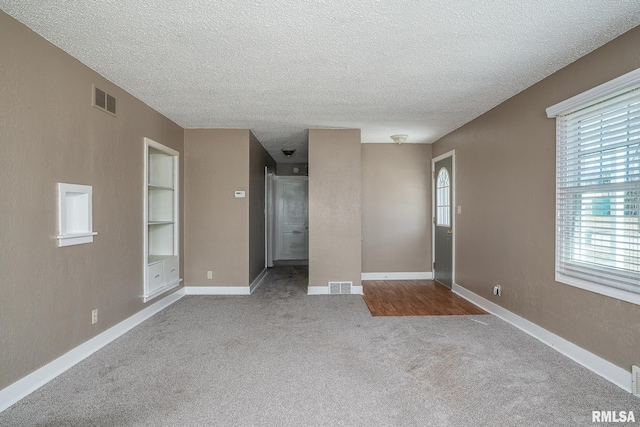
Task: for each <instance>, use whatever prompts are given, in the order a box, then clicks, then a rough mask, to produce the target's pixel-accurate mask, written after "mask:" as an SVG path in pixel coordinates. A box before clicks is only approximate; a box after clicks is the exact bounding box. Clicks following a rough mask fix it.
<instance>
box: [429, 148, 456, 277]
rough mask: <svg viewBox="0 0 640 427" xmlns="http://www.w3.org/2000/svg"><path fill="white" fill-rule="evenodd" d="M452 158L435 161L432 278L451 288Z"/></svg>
mask: <svg viewBox="0 0 640 427" xmlns="http://www.w3.org/2000/svg"><path fill="white" fill-rule="evenodd" d="M452 159H453V157H447V158H445V159H442V160H440V161H437V162H436V163H435V165H434V173H435V175H434V176H435V203H434V204H435V212H434V214H435V245H434V246H435V247H434V255H435V256H434V259H435V262H434V265H433V277H434V279H435V280H436V281H438V282H440V283H442V284H443V285H445V286H447V287H448V288H451V286H452V284H453V222H452V220H453V206H452V201H453V197H452V196H453V193H452V191H453V174H452V173H451V171H452Z"/></svg>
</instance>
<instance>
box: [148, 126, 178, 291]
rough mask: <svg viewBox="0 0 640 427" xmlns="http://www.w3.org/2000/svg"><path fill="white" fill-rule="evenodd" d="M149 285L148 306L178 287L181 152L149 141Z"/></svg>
mask: <svg viewBox="0 0 640 427" xmlns="http://www.w3.org/2000/svg"><path fill="white" fill-rule="evenodd" d="M145 153H146V156H145V183H144V197H145V210H144V213H145V219H144V220H145V224H146V227H145V236H144V237H145V241H144V246H145V265H144V271H145V283H144V295H143V298H144V301H145V302H147V301H149V300H151V299H152V298H154V297H155V296H158V295H160V294H162V293H163V292H166V291H167V290H169V289H171V288H173V287H175V286H177V285H178V284H179V283H180V282H181V281H182V279H180V270H179V265H180V263H179V254H178V248H179V243H178V242H179V241H178V200H179V199H178V191H177V189H178V155H179V154H178V152H177V151H175V150H172V149H170V148H168V147H165V146H163V145H162V144H159V143H157V142H155V141H152V140H150V139H148V138H145Z"/></svg>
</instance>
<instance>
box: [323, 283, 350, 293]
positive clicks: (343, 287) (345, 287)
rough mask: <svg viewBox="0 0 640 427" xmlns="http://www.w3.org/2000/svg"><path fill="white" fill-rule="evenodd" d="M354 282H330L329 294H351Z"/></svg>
mask: <svg viewBox="0 0 640 427" xmlns="http://www.w3.org/2000/svg"><path fill="white" fill-rule="evenodd" d="M352 285H353V282H329V294H331V295H338V294H350V293H351V286H352Z"/></svg>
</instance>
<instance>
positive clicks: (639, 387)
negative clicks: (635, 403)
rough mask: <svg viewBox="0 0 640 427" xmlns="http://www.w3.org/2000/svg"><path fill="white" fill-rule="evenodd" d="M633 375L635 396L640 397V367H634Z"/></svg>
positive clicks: (632, 369)
mask: <svg viewBox="0 0 640 427" xmlns="http://www.w3.org/2000/svg"><path fill="white" fill-rule="evenodd" d="M631 374H632V375H633V383H632V384H633V385H632V386H631V387H632V392H633V395H634V396H636V397H640V366H636V365H633V367H632V368H631Z"/></svg>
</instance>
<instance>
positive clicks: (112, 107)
mask: <svg viewBox="0 0 640 427" xmlns="http://www.w3.org/2000/svg"><path fill="white" fill-rule="evenodd" d="M93 106H94V107H96V108H97V109H99V110H102V111H104V112H105V113H109V114H111V115H113V116H115V115H116V98H115V96H112V95H110V94H108V93H107V92H105V91H104V90H102V89H100V88H98V87H96V86H93Z"/></svg>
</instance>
